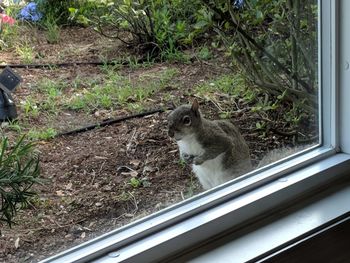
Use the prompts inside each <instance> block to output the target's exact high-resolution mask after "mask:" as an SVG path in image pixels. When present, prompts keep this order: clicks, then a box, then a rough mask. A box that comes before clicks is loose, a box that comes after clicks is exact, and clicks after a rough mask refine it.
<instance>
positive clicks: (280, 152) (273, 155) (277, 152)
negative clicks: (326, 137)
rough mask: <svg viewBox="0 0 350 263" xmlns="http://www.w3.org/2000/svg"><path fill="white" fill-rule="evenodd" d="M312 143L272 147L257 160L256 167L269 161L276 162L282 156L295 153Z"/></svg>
mask: <svg viewBox="0 0 350 263" xmlns="http://www.w3.org/2000/svg"><path fill="white" fill-rule="evenodd" d="M311 146H312V145H309V144H308V145H298V146H295V147H283V148H278V149H274V150H272V151H270V152H268V153H267V154H266V155H265V156H264V158H262V160H261V161H260V162H259V164H258V166H257V168H261V167H263V166H265V165H268V164H270V163H273V162H276V161H278V160H281V159H283V158H286V157H287V156H290V155H292V154H295V153H297V152H300V151H302V150H305V149H307V148H309V147H311Z"/></svg>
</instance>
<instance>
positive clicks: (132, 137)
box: [126, 128, 137, 153]
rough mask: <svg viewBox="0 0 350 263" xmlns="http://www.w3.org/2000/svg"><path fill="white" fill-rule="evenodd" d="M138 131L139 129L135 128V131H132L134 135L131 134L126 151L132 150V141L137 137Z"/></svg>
mask: <svg viewBox="0 0 350 263" xmlns="http://www.w3.org/2000/svg"><path fill="white" fill-rule="evenodd" d="M136 131H137V129H136V128H135V129H134V131H133V133H132V135H131V137H130V140H129V142H128V144H127V145H126V153H128V152H129V151H130V148H131V145H132V142H133V140H134V138H135V134H136Z"/></svg>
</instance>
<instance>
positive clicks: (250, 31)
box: [203, 0, 317, 111]
mask: <svg viewBox="0 0 350 263" xmlns="http://www.w3.org/2000/svg"><path fill="white" fill-rule="evenodd" d="M203 3H205V4H206V5H207V7H208V8H209V9H210V10H211V11H212V12H214V13H215V14H216V16H215V19H216V23H217V32H218V33H219V36H220V38H221V39H222V41H223V43H224V44H225V46H226V48H227V52H228V54H230V55H231V56H232V57H233V59H234V63H235V64H236V65H237V66H238V67H239V68H240V69H241V70H243V72H245V75H246V77H247V78H248V79H249V80H250V81H251V82H252V83H254V84H255V85H257V86H259V87H260V88H263V89H264V90H265V91H266V92H268V93H269V94H270V95H275V96H278V95H280V94H282V93H283V92H284V91H285V90H288V92H287V94H286V96H284V98H283V99H284V100H287V101H289V102H297V101H298V100H299V99H300V98H305V103H304V104H305V106H304V107H308V110H311V111H312V110H315V109H316V108H317V96H316V95H317V75H316V74H317V32H316V29H317V1H315V0H307V1H303V2H301V1H300V0H295V1H291V0H286V1H268V0H264V1H256V0H246V1H245V4H244V7H243V8H242V9H238V10H237V9H235V8H234V7H233V6H232V5H231V4H230V1H226V0H209V1H203Z"/></svg>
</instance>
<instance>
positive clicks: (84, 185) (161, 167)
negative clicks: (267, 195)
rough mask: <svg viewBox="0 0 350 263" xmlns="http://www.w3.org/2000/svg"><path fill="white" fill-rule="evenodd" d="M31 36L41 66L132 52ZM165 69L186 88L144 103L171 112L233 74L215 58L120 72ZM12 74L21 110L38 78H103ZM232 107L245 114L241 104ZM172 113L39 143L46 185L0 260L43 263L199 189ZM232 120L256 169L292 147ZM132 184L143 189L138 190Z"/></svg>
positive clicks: (73, 37) (83, 40)
mask: <svg viewBox="0 0 350 263" xmlns="http://www.w3.org/2000/svg"><path fill="white" fill-rule="evenodd" d="M35 34H36V35H35V39H37V42H36V43H35V49H36V51H37V52H38V54H40V56H38V57H37V58H36V60H35V61H34V62H35V63H47V62H50V63H54V62H57V63H60V62H83V61H101V57H103V58H104V59H115V58H120V57H123V56H125V54H128V52H129V50H127V49H126V48H125V47H123V46H122V45H120V44H119V43H116V42H112V41H110V40H108V39H106V38H103V37H101V36H99V35H98V34H96V33H94V32H93V31H92V30H91V29H89V28H85V29H83V28H67V29H64V30H62V33H61V41H60V42H59V43H58V44H47V43H46V41H45V39H44V37H43V36H42V32H36V33H35ZM0 52H1V53H0V63H2V64H20V63H23V61H22V60H21V59H20V58H19V57H18V55H17V54H16V52H15V51H14V50H13V49H12V50H5V51H0ZM164 68H176V69H177V70H178V71H179V74H178V75H177V76H176V79H175V82H177V83H180V84H179V85H180V86H181V89H178V88H176V89H175V88H173V87H172V86H171V85H170V86H169V87H167V88H166V89H165V90H163V91H162V92H161V93H159V94H154V96H152V98H151V99H150V100H149V101H148V105H149V108H150V109H151V108H157V107H158V106H159V105H161V106H164V107H168V106H171V105H168V104H169V102H168V101H165V100H163V97H165V93H167V94H170V96H172V97H173V98H174V100H175V98H176V101H177V102H181V103H187V101H189V100H190V99H192V97H191V96H189V95H188V94H189V92H188V91H190V90H191V89H193V87H194V86H195V85H197V84H198V83H200V82H203V81H205V80H208V79H212V78H214V77H215V76H218V75H220V74H222V73H225V72H228V71H229V70H228V62H227V61H226V60H225V59H223V58H221V57H220V56H216V57H215V58H214V59H213V60H212V61H209V62H205V63H203V62H201V61H193V62H192V63H186V64H179V63H174V64H171V63H158V64H154V65H152V66H150V67H147V68H136V69H132V68H130V67H125V68H122V69H121V70H120V72H121V73H122V74H124V75H128V76H131V77H132V76H136V75H140V74H145V73H150V72H153V73H154V72H158V71H160V70H162V69H164ZM15 70H16V71H17V72H18V73H19V74H20V75H21V76H22V77H23V80H24V81H23V83H22V84H21V86H20V87H19V88H18V89H17V90H16V93H15V100H16V101H17V102H18V101H21V100H25V98H26V96H28V94H31V93H32V92H33V91H32V90H31V87H32V85H33V83H35V80H36V79H38V78H43V77H47V78H52V79H55V78H56V77H58V76H59V77H60V78H65V79H66V80H67V81H70V80H73V79H74V78H75V77H76V76H78V75H79V76H80V77H84V76H89V77H91V76H99V74H100V73H101V69H100V68H99V67H97V66H94V65H76V66H69V67H60V68H55V69H47V68H46V69H44V68H36V69H33V68H27V69H26V68H19V69H15ZM200 103H201V108H202V111H203V112H204V113H205V114H206V116H207V117H209V118H217V117H218V115H217V112H218V109H217V105H215V103H213V102H211V101H207V100H200ZM236 106H237V108H240V109H244V107H245V105H241V104H240V101H239V100H237V105H236ZM20 114H22V113H21V112H20ZM128 114H130V111H129V110H128V109H124V108H119V109H116V110H114V111H113V112H108V113H106V114H104V113H101V112H99V114H96V112H95V114H90V115H87V114H86V113H81V112H72V111H66V112H63V113H61V114H59V116H56V118H55V127H56V128H57V129H58V130H59V131H60V132H63V131H69V130H72V129H75V128H78V127H82V126H84V125H88V124H92V123H96V122H99V121H102V120H104V119H106V118H111V117H119V116H126V115H128ZM167 114H168V112H167V111H166V112H159V113H155V114H151V115H149V116H145V117H141V118H134V119H130V120H127V121H122V122H119V123H116V124H113V125H110V126H106V127H102V128H97V129H94V130H91V131H87V132H82V133H77V134H73V135H70V136H58V137H56V138H54V139H51V140H45V141H40V142H38V144H37V149H38V151H39V152H40V165H41V177H42V178H43V179H44V180H45V181H44V183H43V184H42V185H41V186H36V187H35V190H36V191H37V192H38V197H36V198H34V199H33V200H32V202H31V203H32V205H30V206H29V207H28V208H26V209H24V210H22V211H20V212H19V213H18V215H17V217H16V218H15V221H16V224H15V225H13V227H12V228H9V227H8V226H7V225H2V226H1V240H0V262H37V261H39V260H41V259H44V258H46V257H48V256H51V255H53V254H56V253H58V252H60V251H63V250H65V249H67V248H70V247H72V246H74V245H77V244H80V243H82V242H84V241H87V240H90V239H91V238H93V237H96V236H98V235H100V234H102V233H106V232H107V231H109V230H112V229H115V228H117V227H120V226H122V225H125V224H127V223H129V222H131V221H134V220H135V219H137V218H140V217H143V216H145V215H148V214H150V213H153V212H155V211H158V210H160V209H162V208H164V207H167V206H169V205H171V204H174V203H176V202H179V201H181V200H184V199H186V198H189V197H191V196H193V195H194V194H196V193H199V192H200V191H202V190H201V188H200V185H199V184H198V182H197V181H196V178H195V177H194V176H193V175H192V174H191V171H190V168H189V167H188V166H183V165H181V164H180V163H179V156H178V151H177V147H176V144H175V143H174V141H172V140H171V139H170V138H169V137H168V136H167V123H166V116H167ZM233 119H234V121H235V123H236V124H237V126H238V127H239V128H240V130H241V132H242V134H243V136H244V137H245V139H246V140H247V143H248V144H249V147H250V149H251V155H252V160H253V162H254V164H256V163H257V162H258V160H259V159H260V158H261V157H262V156H263V154H264V153H265V152H266V151H267V150H268V149H271V148H277V147H279V146H282V145H291V144H293V138H292V137H291V136H283V135H281V134H276V133H273V132H271V133H269V134H268V135H266V136H265V137H264V138H261V136H260V134H259V133H258V132H257V131H256V127H255V123H256V120H258V119H259V116H257V115H256V114H254V113H250V112H245V111H244V110H242V111H236V112H235V113H234V116H233ZM47 121H48V120H47V119H46V117H45V115H43V116H41V117H38V118H37V119H35V120H33V123H32V124H33V125H41V124H42V125H44V124H45V123H46V122H47ZM8 135H9V136H12V134H10V133H9V134H8ZM312 135H313V134H312V133H310V134H308V136H312ZM132 178H136V179H137V180H136V181H137V182H138V183H139V185H133V184H132V183H131V182H132Z"/></svg>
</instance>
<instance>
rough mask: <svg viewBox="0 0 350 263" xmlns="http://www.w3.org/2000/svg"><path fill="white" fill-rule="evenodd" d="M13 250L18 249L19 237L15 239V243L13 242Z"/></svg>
mask: <svg viewBox="0 0 350 263" xmlns="http://www.w3.org/2000/svg"><path fill="white" fill-rule="evenodd" d="M15 248H16V249H17V248H19V237H17V239H16V241H15Z"/></svg>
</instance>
